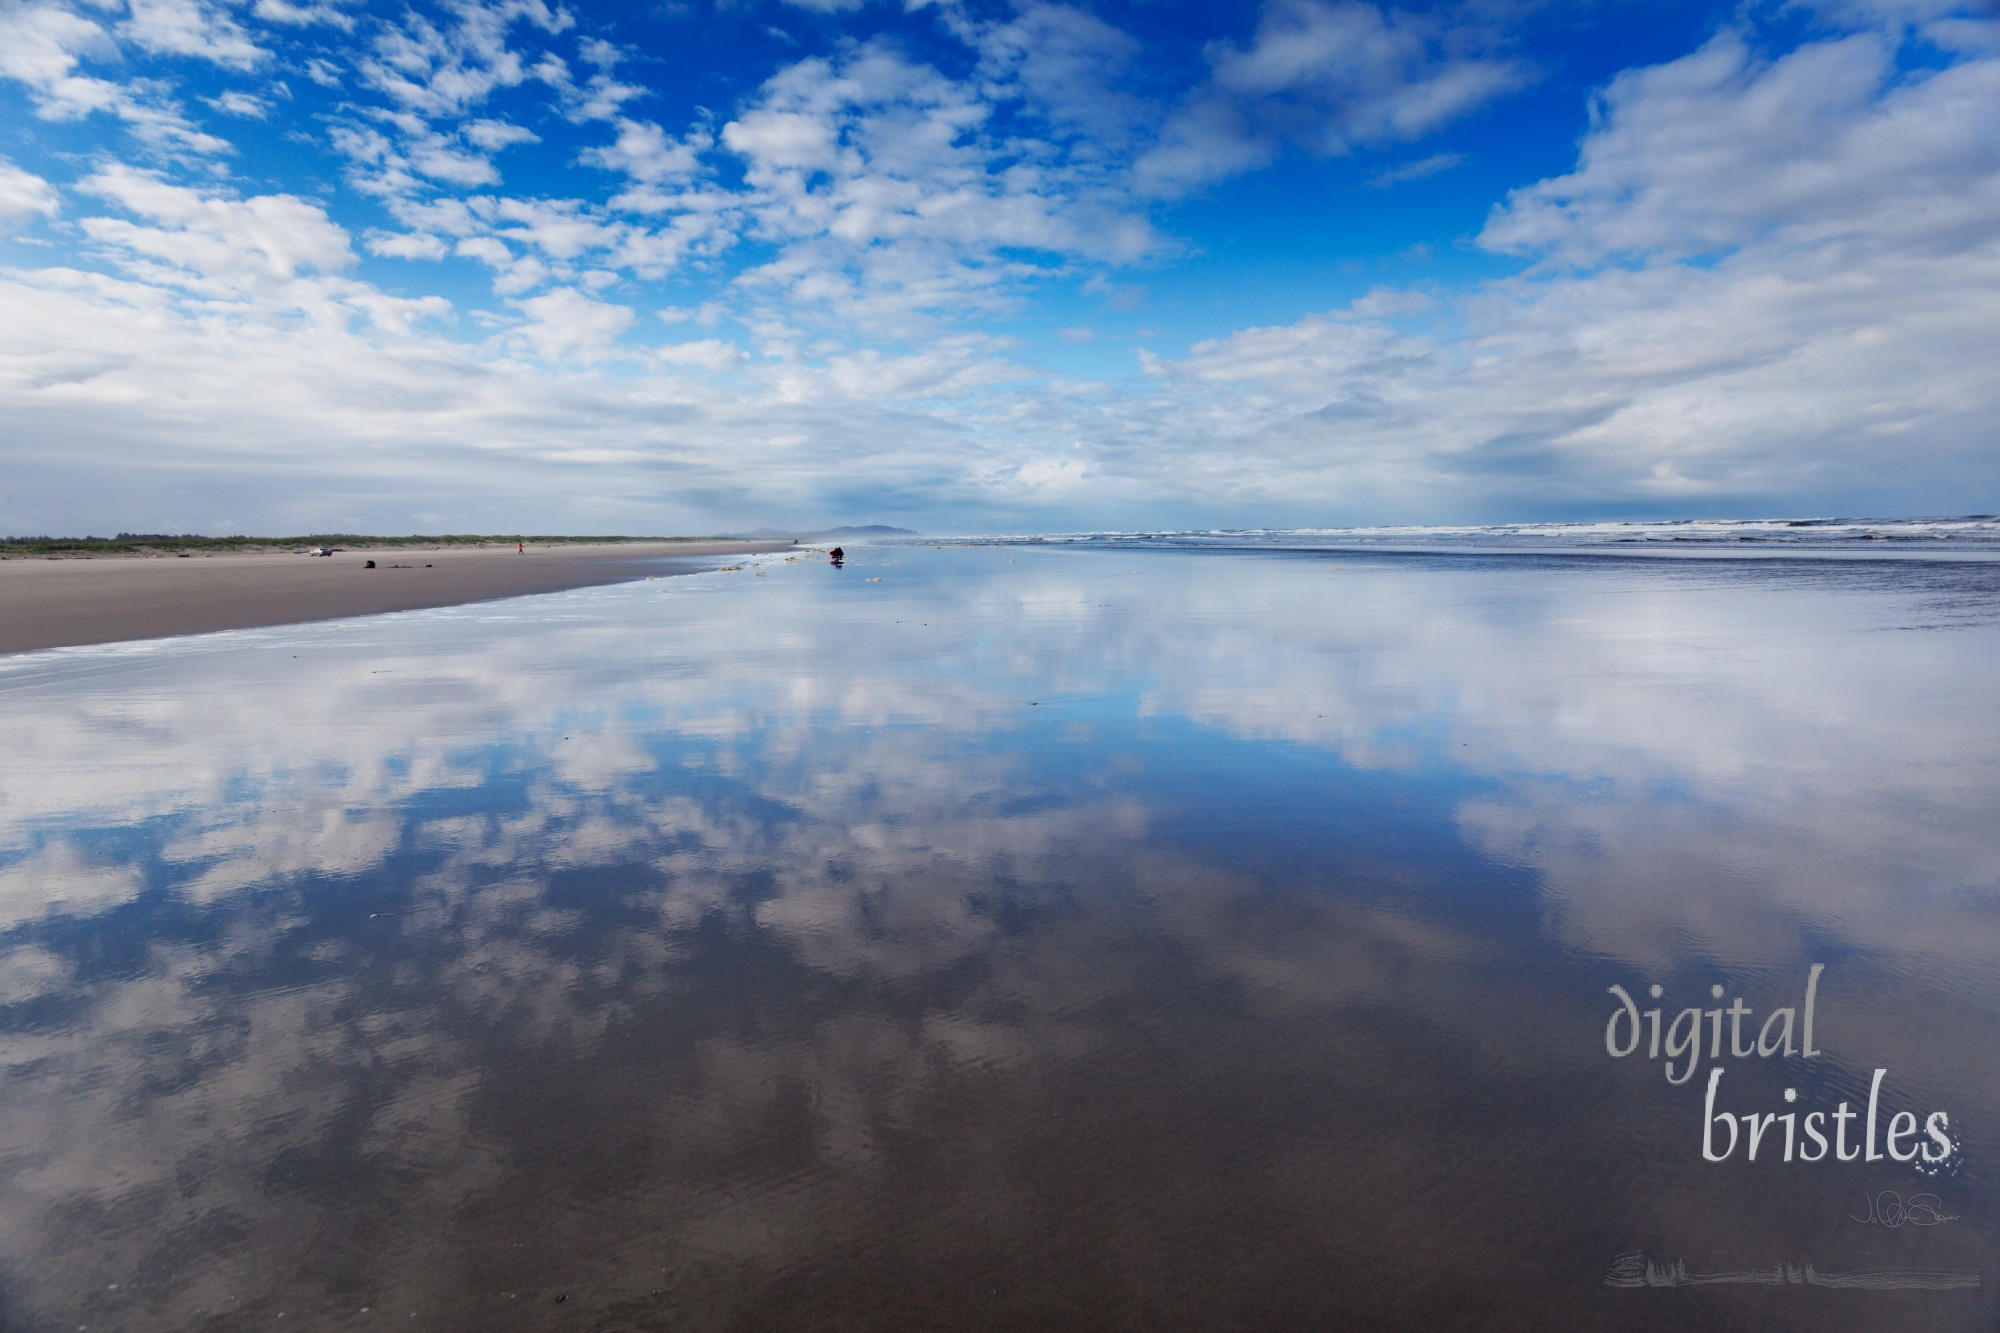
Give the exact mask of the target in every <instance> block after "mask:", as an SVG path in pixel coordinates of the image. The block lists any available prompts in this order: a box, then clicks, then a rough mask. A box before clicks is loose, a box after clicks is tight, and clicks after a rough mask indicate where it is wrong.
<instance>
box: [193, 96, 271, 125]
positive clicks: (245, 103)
mask: <svg viewBox="0 0 2000 1333" xmlns="http://www.w3.org/2000/svg"><path fill="white" fill-rule="evenodd" d="M204 100H205V101H207V103H208V104H209V105H210V106H212V107H214V108H215V109H216V110H217V111H222V112H226V113H227V114H229V115H232V116H247V117H249V118H250V119H252V120H263V119H264V118H265V117H267V116H269V115H270V114H271V104H270V103H269V102H266V101H265V100H264V99H263V98H261V97H253V96H251V95H250V94H249V93H244V92H237V91H236V90H234V89H231V90H229V91H228V92H224V93H221V94H219V95H217V96H215V97H210V98H205V99H204Z"/></svg>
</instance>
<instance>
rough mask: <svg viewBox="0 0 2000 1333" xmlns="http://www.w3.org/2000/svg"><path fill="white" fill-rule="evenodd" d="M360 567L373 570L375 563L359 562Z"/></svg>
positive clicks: (370, 561) (371, 561) (369, 561)
mask: <svg viewBox="0 0 2000 1333" xmlns="http://www.w3.org/2000/svg"><path fill="white" fill-rule="evenodd" d="M361 567H362V568H363V569H373V568H375V562H374V561H373V560H363V561H362V562H361Z"/></svg>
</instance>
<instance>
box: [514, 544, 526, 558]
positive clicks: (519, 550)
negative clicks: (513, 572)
mask: <svg viewBox="0 0 2000 1333" xmlns="http://www.w3.org/2000/svg"><path fill="white" fill-rule="evenodd" d="M527 553H528V544H527V543H526V542H515V543H514V554H515V555H526V554H527Z"/></svg>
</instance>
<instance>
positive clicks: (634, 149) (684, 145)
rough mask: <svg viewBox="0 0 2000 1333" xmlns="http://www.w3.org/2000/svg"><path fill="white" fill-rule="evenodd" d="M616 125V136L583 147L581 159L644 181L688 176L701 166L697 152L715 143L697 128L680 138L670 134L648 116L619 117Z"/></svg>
mask: <svg viewBox="0 0 2000 1333" xmlns="http://www.w3.org/2000/svg"><path fill="white" fill-rule="evenodd" d="M617 128H618V137H617V139H616V140H614V141H613V142H611V143H609V144H605V145H600V146H598V147H595V148H587V149H585V150H584V152H583V157H582V161H583V162H584V163H585V165H587V166H594V167H603V168H604V169H605V170H607V171H619V172H623V173H624V174H625V175H627V176H630V177H631V178H632V179H633V180H635V181H642V182H644V183H646V184H648V185H658V184H660V183H662V182H665V181H687V180H691V179H692V178H693V177H694V176H695V175H696V174H697V173H698V172H699V171H700V170H701V155H702V154H703V153H705V152H707V151H708V150H709V149H710V148H712V147H714V145H715V140H714V138H713V137H712V136H710V135H709V134H708V133H707V132H706V131H704V130H701V129H698V128H697V129H694V130H691V131H689V132H688V134H687V135H686V136H685V137H684V138H680V139H675V138H671V137H670V136H669V135H668V134H667V132H666V131H665V130H663V129H661V128H660V127H659V126H658V125H655V124H654V123H653V122H652V121H650V120H627V119H625V118H623V117H620V118H619V119H618V121H617Z"/></svg>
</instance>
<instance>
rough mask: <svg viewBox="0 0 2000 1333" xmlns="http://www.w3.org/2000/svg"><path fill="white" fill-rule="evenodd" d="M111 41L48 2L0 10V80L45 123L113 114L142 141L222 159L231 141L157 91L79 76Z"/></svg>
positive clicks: (110, 50)
mask: <svg viewBox="0 0 2000 1333" xmlns="http://www.w3.org/2000/svg"><path fill="white" fill-rule="evenodd" d="M117 54H118V52H117V46H116V44H115V43H114V42H113V40H112V38H111V35H110V34H109V33H107V32H106V31H105V30H104V29H103V28H102V27H101V26H99V25H98V24H97V23H95V22H93V21H92V20H90V19H88V18H85V17H83V16H82V15H80V14H76V13H74V12H72V11H70V10H68V9H63V8H60V7H58V6H56V5H52V4H40V5H34V4H12V5H7V6H4V7H0V78H8V79H13V80H15V81H17V82H19V83H21V84H23V85H25V86H26V87H27V88H28V90H29V92H30V94H31V96H32V98H33V102H34V107H35V114H36V115H37V116H40V117H42V118H43V119H45V120H80V119H82V118H84V117H86V116H89V115H92V114H93V113H96V112H104V113H106V114H108V115H112V116H116V117H118V118H119V119H120V120H123V121H124V122H125V123H126V124H128V125H129V126H131V128H132V131H133V133H134V134H135V135H137V136H138V137H139V138H140V139H141V140H142V141H144V142H146V143H148V144H150V145H152V146H154V147H157V148H161V149H169V150H179V151H183V152H192V153H203V154H222V153H228V152H231V151H233V150H232V149H231V147H230V145H229V143H228V142H227V141H225V140H223V139H219V138H217V137H216V136H214V135H212V134H206V133H203V132H202V131H200V130H197V129H195V128H194V127H193V126H192V125H191V124H189V123H188V120H187V118H186V117H185V116H184V115H182V114H181V112H180V110H179V108H178V107H176V106H174V105H173V104H172V103H171V102H170V101H168V100H166V99H165V98H163V97H162V96H160V95H159V94H158V93H157V92H155V91H153V90H151V89H147V88H142V87H137V86H128V85H126V84H120V83H114V82H112V81H110V80H108V79H100V78H96V77H94V76H91V75H87V74H84V73H82V72H81V70H80V63H81V61H82V59H83V58H84V57H85V56H89V57H92V58H113V59H115V58H116V56H117Z"/></svg>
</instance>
